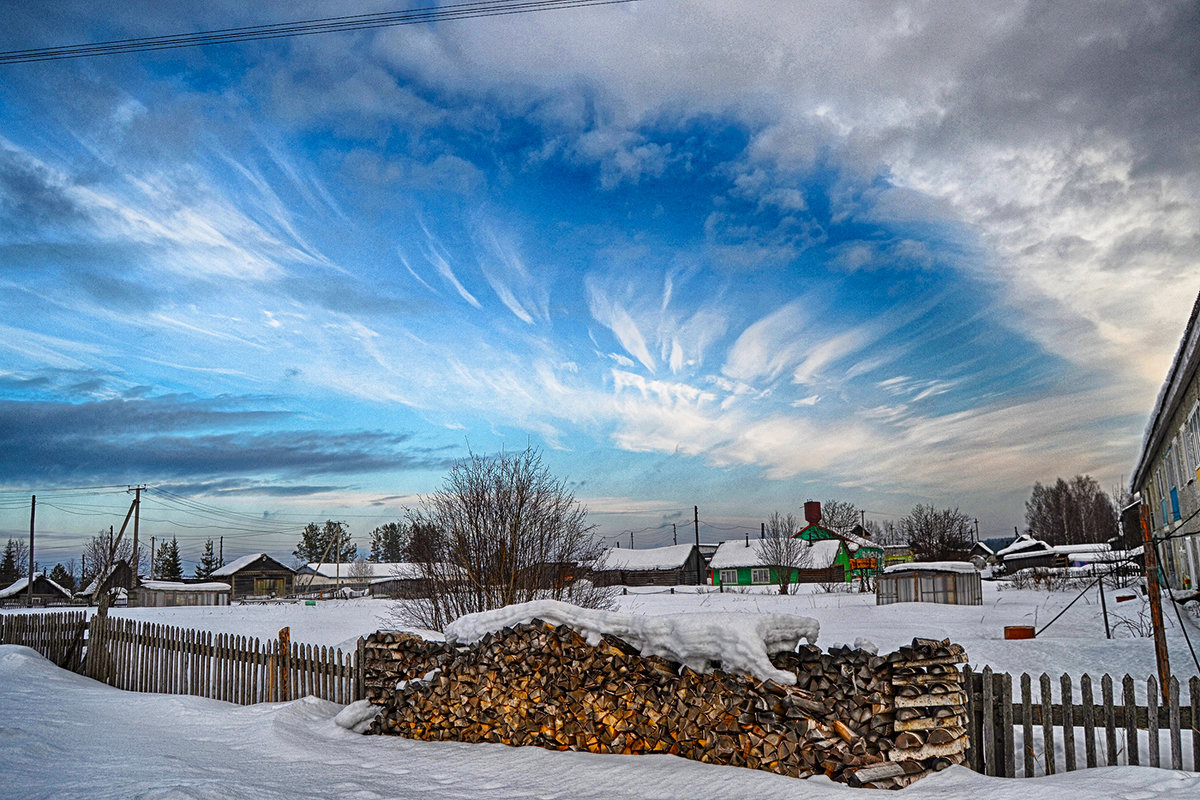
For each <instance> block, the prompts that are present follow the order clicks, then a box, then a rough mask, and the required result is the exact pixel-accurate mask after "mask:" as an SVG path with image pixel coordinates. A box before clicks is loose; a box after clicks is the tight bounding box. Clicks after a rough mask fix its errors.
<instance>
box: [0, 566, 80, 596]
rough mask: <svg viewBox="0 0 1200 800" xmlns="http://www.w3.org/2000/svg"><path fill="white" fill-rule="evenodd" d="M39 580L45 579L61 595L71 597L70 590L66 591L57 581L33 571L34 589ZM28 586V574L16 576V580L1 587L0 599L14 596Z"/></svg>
mask: <svg viewBox="0 0 1200 800" xmlns="http://www.w3.org/2000/svg"><path fill="white" fill-rule="evenodd" d="M39 580H43V581H45V582H46V583H48V584H50V586H51V587H52V588H54V589H56V590H57V591H59V592H62V594H63V596H64V597H66V598H68V599H69V598H70V597H71V593H70V592H68V591H67V590H66V589H64V588H63V587H61V586H59V585H58V584H57V583H55V582H54V581H52V580H50V579H49V578H47V577H46V576H45V574H43V573H41V572H35V573H33V587H34V590H36V589H37V582H38V581H39ZM28 586H29V576H28V575H26V576H25V577H24V578H18V579H17V580H15V581H14V582H13V583H11V584H9V585H8V586H6V587H5V588H3V589H0V600H3V599H5V598H8V597H16V596H17V595H19V594H21V592H24V591H25V589H26V588H28Z"/></svg>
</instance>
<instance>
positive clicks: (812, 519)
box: [804, 500, 821, 525]
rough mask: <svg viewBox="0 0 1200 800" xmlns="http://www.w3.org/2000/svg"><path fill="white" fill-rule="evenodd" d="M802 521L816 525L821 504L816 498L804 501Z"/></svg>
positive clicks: (819, 518) (819, 517)
mask: <svg viewBox="0 0 1200 800" xmlns="http://www.w3.org/2000/svg"><path fill="white" fill-rule="evenodd" d="M804 521H805V522H807V523H809V524H810V525H816V524H818V523H819V522H820V521H821V504H820V503H819V502H817V501H816V500H806V501H805V502H804Z"/></svg>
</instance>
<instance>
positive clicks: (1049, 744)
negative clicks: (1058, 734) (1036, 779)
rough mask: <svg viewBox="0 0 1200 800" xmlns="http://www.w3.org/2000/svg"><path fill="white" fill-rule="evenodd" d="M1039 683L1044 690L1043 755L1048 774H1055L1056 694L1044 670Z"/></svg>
mask: <svg viewBox="0 0 1200 800" xmlns="http://www.w3.org/2000/svg"><path fill="white" fill-rule="evenodd" d="M1038 683H1039V684H1041V686H1040V687H1039V688H1041V690H1042V757H1043V758H1045V760H1046V774H1047V775H1053V774H1054V772H1055V769H1056V766H1055V756H1056V755H1057V751H1056V749H1055V747H1054V695H1053V693H1052V691H1051V686H1050V676H1049V675H1047V674H1046V673H1044V672H1043V673H1042V677H1041V678H1040V679H1039V680H1038Z"/></svg>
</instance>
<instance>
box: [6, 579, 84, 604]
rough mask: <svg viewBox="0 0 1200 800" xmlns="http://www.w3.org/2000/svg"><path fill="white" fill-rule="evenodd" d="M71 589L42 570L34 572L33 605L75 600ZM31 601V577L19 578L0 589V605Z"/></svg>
mask: <svg viewBox="0 0 1200 800" xmlns="http://www.w3.org/2000/svg"><path fill="white" fill-rule="evenodd" d="M73 599H74V598H73V596H72V595H71V593H70V592H69V591H67V590H66V589H64V588H63V587H62V586H59V585H58V584H57V583H55V582H54V581H52V580H50V579H49V578H47V577H46V576H45V575H44V574H43V573H41V572H35V573H33V605H35V606H49V605H55V604H60V603H69V602H71V600H73ZM28 601H29V577H28V576H26V577H24V578H18V579H17V580H15V581H13V583H11V584H9V585H8V586H6V587H4V588H3V589H0V606H23V605H25V604H26V603H27V602H28Z"/></svg>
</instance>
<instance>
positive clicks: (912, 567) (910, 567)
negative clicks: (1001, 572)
mask: <svg viewBox="0 0 1200 800" xmlns="http://www.w3.org/2000/svg"><path fill="white" fill-rule="evenodd" d="M913 571H930V572H963V573H972V572H978V571H979V570H977V569H975V565H974V564H972V563H971V562H970V561H909V562H908V563H906V564H893V565H892V566H890V567H887V568H886V569H884V571H883V572H884V574H885V575H890V574H891V573H893V572H913Z"/></svg>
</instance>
